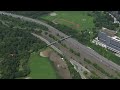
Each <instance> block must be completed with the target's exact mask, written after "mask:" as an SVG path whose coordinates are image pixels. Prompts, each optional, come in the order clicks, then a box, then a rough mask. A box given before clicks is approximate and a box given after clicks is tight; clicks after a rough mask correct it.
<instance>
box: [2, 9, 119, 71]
mask: <svg viewBox="0 0 120 90" xmlns="http://www.w3.org/2000/svg"><path fill="white" fill-rule="evenodd" d="M0 14H4V15H8V16H12V17H15V18H20V19H22V20H26V21H29V22H34V23H37V24H42V25H44V26H46V27H48V29H49V30H50V31H51V32H52V33H53V34H57V33H59V35H60V36H63V37H68V36H67V35H65V34H64V33H62V32H60V31H59V30H57V29H55V28H54V27H52V26H50V25H48V24H46V23H44V22H41V21H40V20H36V19H32V18H28V17H25V16H21V15H15V14H11V13H6V12H2V11H0ZM66 44H67V45H69V46H70V47H71V48H72V49H74V50H76V51H79V52H80V53H85V54H86V58H87V59H89V58H93V59H94V60H97V61H98V62H100V63H101V61H102V64H104V65H106V66H108V67H109V68H112V69H114V70H117V71H120V66H119V65H117V64H115V63H113V62H111V61H110V60H108V59H106V58H105V57H103V56H101V55H100V54H98V53H97V52H95V51H94V50H92V49H89V48H87V47H86V46H84V45H82V44H81V43H79V42H78V41H77V40H75V39H73V38H69V39H67V40H66Z"/></svg>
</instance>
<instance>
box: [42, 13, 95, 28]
mask: <svg viewBox="0 0 120 90" xmlns="http://www.w3.org/2000/svg"><path fill="white" fill-rule="evenodd" d="M55 13H57V15H56V16H50V15H44V16H42V18H44V19H47V20H50V21H52V20H54V19H56V21H57V22H58V23H60V24H64V25H67V26H71V25H72V24H71V23H68V22H74V23H75V24H79V30H81V29H88V28H93V27H94V23H93V18H92V17H90V16H88V15H87V11H55ZM61 19H64V20H67V21H68V22H67V21H63V20H61Z"/></svg>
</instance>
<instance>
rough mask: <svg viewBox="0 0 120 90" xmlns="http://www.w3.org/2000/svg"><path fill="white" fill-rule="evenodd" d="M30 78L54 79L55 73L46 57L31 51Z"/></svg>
mask: <svg viewBox="0 0 120 90" xmlns="http://www.w3.org/2000/svg"><path fill="white" fill-rule="evenodd" d="M30 69H31V73H30V75H29V76H28V77H31V78H32V79H56V78H57V74H56V71H55V69H54V68H53V66H52V65H51V63H50V61H49V59H48V58H44V57H40V56H39V54H38V53H32V54H31V57H30Z"/></svg>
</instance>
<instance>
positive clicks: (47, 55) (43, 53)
mask: <svg viewBox="0 0 120 90" xmlns="http://www.w3.org/2000/svg"><path fill="white" fill-rule="evenodd" d="M50 52H51V49H46V50H45V51H42V52H40V56H42V57H49V55H50Z"/></svg>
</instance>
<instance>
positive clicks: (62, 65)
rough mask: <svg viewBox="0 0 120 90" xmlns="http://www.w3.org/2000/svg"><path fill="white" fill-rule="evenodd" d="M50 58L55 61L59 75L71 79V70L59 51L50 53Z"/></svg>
mask: <svg viewBox="0 0 120 90" xmlns="http://www.w3.org/2000/svg"><path fill="white" fill-rule="evenodd" d="M49 58H50V60H51V61H52V62H53V63H54V65H55V68H56V69H57V71H58V73H59V75H60V76H61V77H62V78H63V79H71V76H70V72H69V69H68V66H67V64H66V62H65V61H64V60H63V58H61V57H60V56H59V55H58V54H57V53H55V52H51V53H50V57H49Z"/></svg>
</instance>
